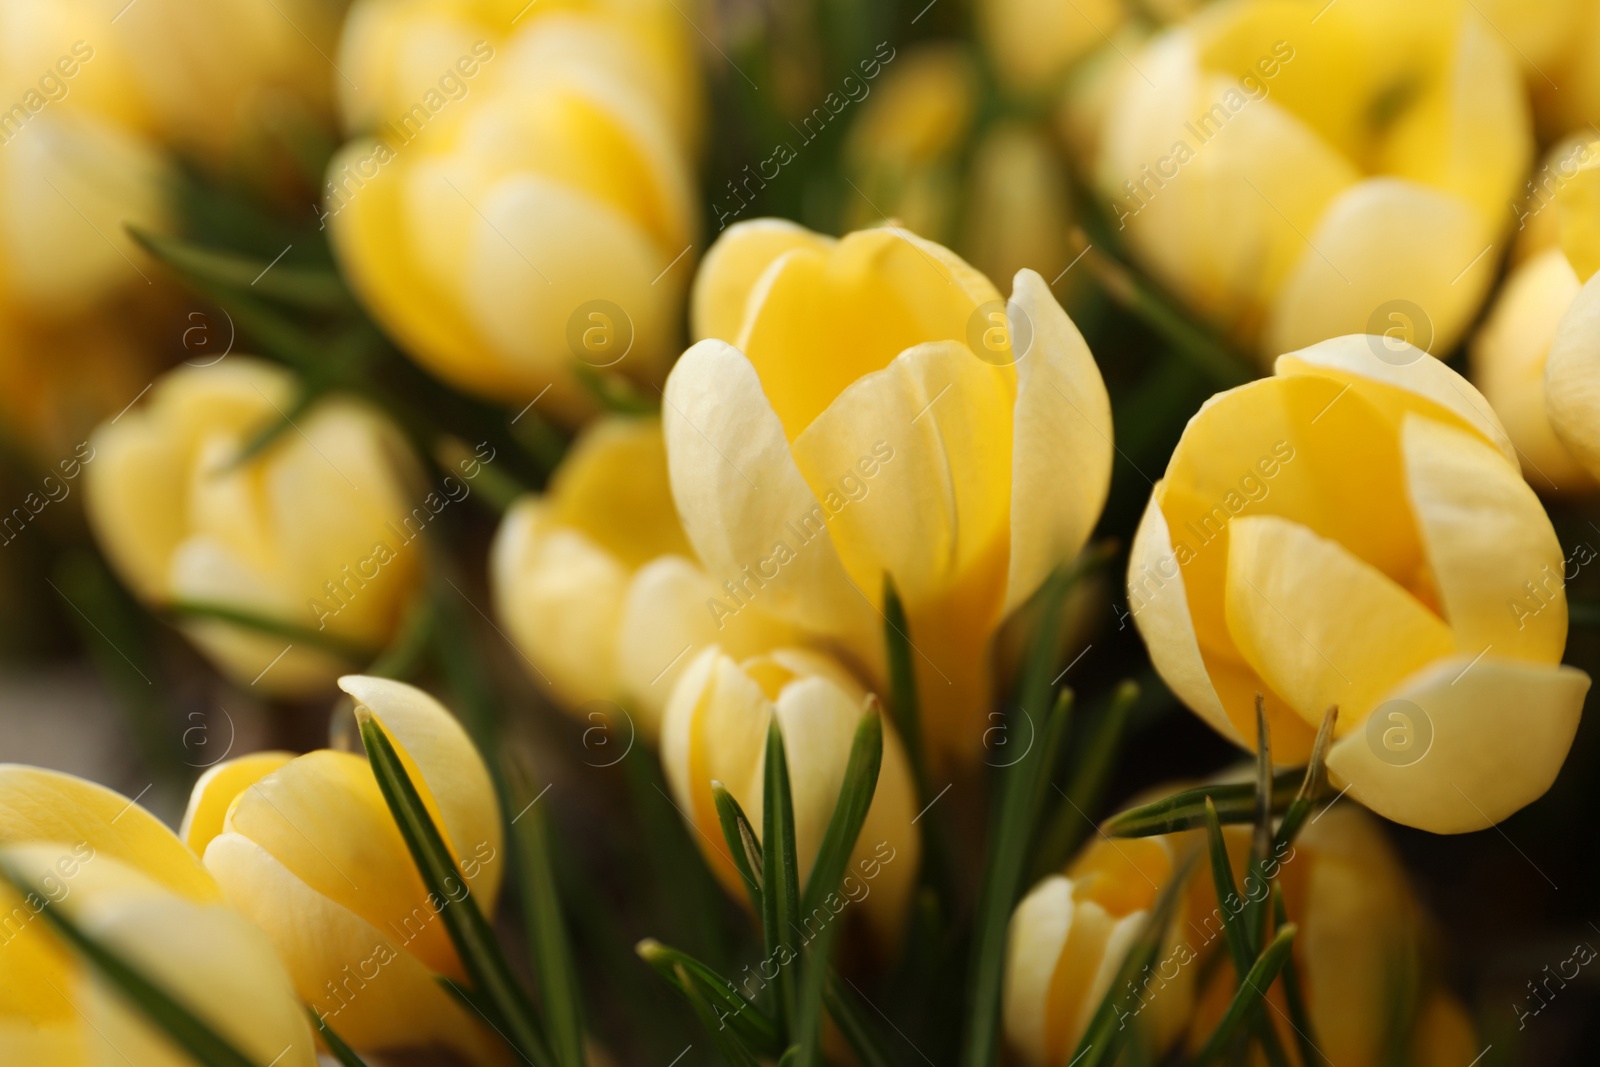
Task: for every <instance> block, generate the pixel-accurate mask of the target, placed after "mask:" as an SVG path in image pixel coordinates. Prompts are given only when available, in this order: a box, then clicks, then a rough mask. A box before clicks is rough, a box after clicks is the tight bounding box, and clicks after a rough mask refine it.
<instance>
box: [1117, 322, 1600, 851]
mask: <svg viewBox="0 0 1600 1067" xmlns="http://www.w3.org/2000/svg"><path fill="white" fill-rule="evenodd" d="M1565 567H1566V564H1565V561H1564V560H1563V558H1562V551H1561V545H1560V543H1559V542H1558V541H1557V540H1556V535H1555V531H1554V529H1552V527H1551V525H1550V520H1549V518H1548V517H1547V516H1546V515H1545V512H1544V508H1543V507H1542V506H1541V505H1540V503H1539V500H1538V497H1536V496H1535V495H1534V493H1533V490H1532V489H1530V488H1529V487H1528V485H1527V483H1526V482H1524V481H1523V480H1522V476H1521V474H1520V473H1519V471H1518V469H1517V460H1516V453H1515V451H1514V450H1513V448H1512V446H1511V443H1510V441H1509V440H1508V439H1507V437H1506V433H1505V430H1504V429H1503V428H1502V427H1501V425H1500V422H1499V420H1498V419H1497V418H1496V417H1495V416H1494V414H1493V413H1492V412H1491V411H1490V409H1489V405H1488V404H1487V403H1486V402H1485V401H1484V400H1483V397H1482V396H1481V395H1480V394H1479V393H1478V392H1477V391H1476V390H1475V389H1473V388H1472V386H1471V385H1470V384H1468V383H1467V382H1466V380H1465V379H1463V378H1461V377H1460V376H1459V375H1457V374H1456V373H1455V372H1454V371H1453V370H1451V369H1450V368H1448V367H1446V366H1445V365H1444V364H1442V363H1440V362H1439V361H1437V360H1433V359H1429V358H1427V357H1426V354H1425V353H1423V352H1422V351H1420V350H1418V349H1409V350H1408V349H1406V348H1397V347H1395V346H1394V345H1393V343H1392V342H1391V341H1389V340H1387V339H1385V338H1378V337H1342V338H1337V339H1334V340H1331V341H1326V342H1323V343H1322V344H1318V345H1315V346H1313V347H1311V348H1307V349H1304V350H1302V351H1299V352H1294V353H1291V354H1289V355H1286V356H1282V357H1280V358H1279V359H1278V362H1277V369H1276V373H1275V375H1274V376H1273V377H1271V378H1266V379H1263V380H1261V381H1257V382H1253V383H1251V384H1249V385H1245V386H1241V387H1239V388H1237V389H1232V390H1229V391H1228V392H1225V393H1220V394H1218V395H1217V396H1215V397H1213V398H1212V399H1211V400H1209V401H1208V402H1207V403H1206V404H1205V405H1204V406H1203V407H1202V408H1201V409H1200V411H1199V412H1198V413H1197V414H1196V415H1195V416H1194V418H1193V419H1191V420H1190V422H1189V425H1188V427H1187V429H1186V430H1185V431H1184V434H1183V437H1182V438H1181V439H1180V441H1179V442H1178V447H1177V449H1176V450H1175V451H1174V453H1173V455H1172V459H1171V461H1170V463H1169V464H1168V467H1167V471H1166V476H1165V477H1164V478H1163V479H1162V480H1161V481H1160V482H1159V483H1157V485H1156V487H1155V490H1154V492H1153V493H1152V495H1151V499H1150V503H1149V506H1148V507H1147V508H1146V510H1145V514H1144V518H1143V520H1142V521H1141V523H1140V526H1139V530H1138V533H1137V534H1136V535H1135V537H1134V543H1133V547H1132V558H1131V559H1130V561H1129V567H1128V595H1129V605H1130V611H1131V613H1132V615H1133V618H1134V621H1135V622H1136V624H1137V625H1138V628H1139V631H1140V633H1141V634H1142V635H1143V636H1144V640H1145V644H1146V645H1147V646H1148V648H1149V651H1150V657H1151V660H1152V662H1153V663H1154V665H1155V667H1156V669H1157V671H1159V672H1160V674H1161V676H1162V677H1163V678H1164V679H1165V680H1166V682H1167V684H1168V685H1169V686H1171V687H1172V690H1173V692H1174V693H1176V694H1177V695H1178V696H1179V698H1180V699H1182V700H1183V701H1184V703H1186V704H1188V705H1189V707H1190V708H1191V709H1192V710H1193V711H1195V712H1196V713H1197V714H1198V715H1200V716H1201V717H1202V718H1203V719H1205V720H1206V722H1208V723H1209V724H1210V725H1211V726H1212V727H1214V728H1215V729H1216V730H1217V731H1218V732H1220V733H1221V734H1223V736H1225V737H1227V738H1229V739H1230V740H1233V741H1235V742H1237V743H1238V744H1240V745H1242V746H1244V747H1246V748H1251V749H1253V748H1254V746H1255V734H1256V726H1255V711H1254V702H1255V697H1256V694H1257V693H1261V694H1264V696H1265V698H1266V712H1267V716H1268V720H1269V722H1270V724H1271V731H1272V743H1273V753H1274V755H1275V756H1276V757H1277V758H1278V759H1279V760H1280V761H1282V762H1286V763H1289V762H1295V761H1301V760H1304V759H1305V758H1306V757H1307V755H1308V754H1309V751H1310V748H1311V742H1312V739H1313V737H1314V734H1315V731H1316V728H1317V726H1318V725H1319V724H1320V723H1321V722H1322V719H1323V716H1324V713H1325V712H1326V711H1327V709H1328V708H1329V707H1331V706H1335V705H1336V706H1337V707H1338V708H1339V718H1338V729H1337V733H1336V735H1335V736H1336V740H1335V741H1334V742H1333V745H1332V748H1331V750H1330V753H1329V756H1328V769H1329V772H1330V777H1331V780H1332V782H1333V784H1334V786H1335V787H1336V788H1345V787H1348V789H1349V791H1350V795H1351V796H1352V797H1353V798H1355V799H1356V800H1358V801H1360V802H1361V803H1363V804H1365V805H1367V806H1368V807H1369V808H1371V809H1373V810H1374V811H1376V812H1378V813H1379V814H1381V815H1384V816H1386V817H1387V818H1390V819H1393V820H1395V821H1396V822H1401V823H1406V824H1407V825H1411V826H1416V827H1419V828H1422V829H1425V830H1431V831H1434V832H1436V833H1459V832H1463V831H1468V830H1477V829H1481V828H1483V827H1486V826H1490V825H1492V824H1494V823H1496V822H1498V821H1500V820H1501V819H1504V818H1506V817H1507V816H1508V815H1510V814H1511V813H1512V812H1514V811H1516V810H1517V809H1518V808H1521V807H1522V806H1523V805H1525V804H1528V803H1530V802H1532V801H1533V800H1535V799H1537V798H1538V797H1539V796H1541V795H1542V794H1543V793H1544V791H1545V790H1546V789H1548V788H1549V786H1550V783H1551V782H1552V781H1554V779H1555V776H1556V773H1557V772H1558V771H1559V770H1560V768H1561V764H1562V761H1563V760H1564V758H1565V757H1566V753H1567V749H1568V748H1569V747H1570V745H1571V743H1572V738H1573V734H1574V732H1575V731H1576V729H1577V725H1578V717H1579V715H1580V713H1581V711H1582V708H1583V698H1584V694H1585V693H1586V692H1587V691H1588V688H1589V678H1588V675H1586V674H1584V673H1583V672H1582V671H1578V670H1575V669H1573V668H1571V667H1564V666H1561V655H1562V650H1563V648H1564V647H1565V644H1566V637H1567V607H1566V597H1565V593H1564V591H1563V587H1564V585H1565V579H1564V573H1563V572H1564V570H1565ZM1510 753H1514V754H1515V756H1514V758H1512V757H1511V756H1509V755H1508V754H1510Z"/></svg>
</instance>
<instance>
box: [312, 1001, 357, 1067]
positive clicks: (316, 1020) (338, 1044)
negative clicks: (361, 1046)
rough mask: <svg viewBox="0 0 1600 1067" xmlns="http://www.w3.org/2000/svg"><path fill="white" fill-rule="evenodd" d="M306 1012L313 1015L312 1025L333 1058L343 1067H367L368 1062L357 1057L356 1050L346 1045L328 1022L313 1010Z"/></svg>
mask: <svg viewBox="0 0 1600 1067" xmlns="http://www.w3.org/2000/svg"><path fill="white" fill-rule="evenodd" d="M306 1011H307V1012H308V1013H309V1014H310V1015H311V1024H312V1025H313V1026H315V1027H316V1028H317V1033H319V1034H321V1035H322V1043H323V1044H324V1045H327V1046H328V1051H329V1052H331V1053H333V1058H334V1059H336V1060H338V1061H339V1063H340V1065H341V1067H367V1064H366V1061H365V1060H363V1059H362V1058H361V1057H360V1056H357V1055H356V1050H355V1049H353V1048H351V1047H350V1046H349V1045H347V1044H345V1043H344V1038H342V1037H340V1036H339V1035H338V1034H336V1033H334V1032H333V1027H331V1026H329V1025H328V1021H327V1020H326V1019H324V1018H323V1017H322V1016H320V1015H318V1014H317V1013H316V1010H315V1009H313V1008H307V1009H306Z"/></svg>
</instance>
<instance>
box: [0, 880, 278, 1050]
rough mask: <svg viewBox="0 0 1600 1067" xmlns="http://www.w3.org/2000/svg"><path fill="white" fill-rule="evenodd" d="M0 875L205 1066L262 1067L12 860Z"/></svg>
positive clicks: (109, 981)
mask: <svg viewBox="0 0 1600 1067" xmlns="http://www.w3.org/2000/svg"><path fill="white" fill-rule="evenodd" d="M0 878H3V879H4V880H5V881H7V882H10V883H11V885H12V886H13V887H15V889H16V891H17V892H18V893H19V894H21V895H22V896H23V897H24V898H30V899H32V900H36V901H39V902H40V909H39V914H40V915H41V916H43V917H44V920H45V921H46V922H47V923H49V924H50V926H51V927H52V928H53V929H54V930H55V932H56V933H57V934H59V935H60V936H61V939H62V940H63V941H65V942H66V943H67V944H68V945H69V946H70V947H71V948H72V949H73V951H74V952H76V953H77V954H78V955H80V956H82V957H83V958H84V960H85V961H87V962H88V964H89V965H90V966H91V967H93V968H94V969H95V971H96V972H98V973H99V975H100V976H101V977H102V978H103V979H105V981H106V983H107V984H108V985H109V986H111V987H112V988H113V989H115V990H116V991H117V992H118V993H119V994H121V995H122V997H123V999H125V1000H126V1001H127V1002H128V1004H129V1005H130V1006H132V1007H133V1008H134V1009H135V1010H136V1011H138V1012H139V1013H140V1014H142V1015H143V1016H144V1017H145V1019H146V1020H147V1021H149V1022H150V1024H151V1025H152V1026H154V1027H155V1028H156V1029H158V1030H160V1031H161V1032H162V1033H164V1034H166V1035H167V1036H168V1037H169V1038H171V1039H172V1042H173V1043H174V1044H175V1045H177V1046H178V1047H179V1048H181V1049H183V1050H184V1051H185V1052H187V1053H188V1054H189V1055H190V1056H192V1057H194V1059H195V1060H196V1062H198V1063H203V1064H206V1065H207V1067H258V1065H257V1064H256V1063H255V1062H254V1061H252V1060H251V1059H250V1057H248V1056H246V1055H245V1054H244V1053H242V1052H240V1051H239V1050H238V1048H236V1047H235V1046H234V1045H233V1043H232V1042H230V1041H229V1040H228V1039H227V1038H225V1037H223V1036H222V1035H221V1034H219V1033H217V1032H216V1030H214V1029H212V1027H211V1025H210V1024H209V1023H207V1022H205V1021H203V1020H202V1019H200V1018H199V1016H197V1015H195V1014H194V1012H192V1011H190V1010H189V1008H187V1007H186V1006H185V1005H184V1004H183V1003H182V1002H180V1001H179V1000H178V999H177V998H176V997H174V996H173V995H172V994H171V993H169V992H167V991H166V990H165V989H163V988H162V987H161V986H160V985H159V984H158V983H156V982H155V981H153V980H151V979H150V978H149V977H147V976H146V975H145V974H144V973H143V972H142V971H140V970H139V969H138V968H137V967H135V966H134V965H133V964H131V963H129V962H128V961H127V960H125V959H123V957H122V956H121V954H120V953H118V952H117V951H116V950H115V949H112V948H111V947H109V946H107V945H106V944H104V943H103V942H102V941H101V940H100V939H99V938H97V937H95V936H94V935H92V934H90V933H88V932H87V931H86V930H84V929H83V927H81V926H79V925H78V923H77V922H76V921H75V920H74V919H72V918H71V917H70V916H68V915H67V914H66V912H65V911H64V910H63V909H62V908H61V907H60V906H59V905H58V904H56V903H55V902H54V900H52V899H51V897H50V895H49V894H48V893H46V892H45V891H44V890H43V889H42V888H40V887H39V886H37V885H35V884H34V882H33V880H32V879H31V878H29V877H28V876H27V875H26V874H24V873H23V872H22V871H20V870H18V869H17V868H16V866H15V865H14V864H13V863H12V862H10V861H8V860H0Z"/></svg>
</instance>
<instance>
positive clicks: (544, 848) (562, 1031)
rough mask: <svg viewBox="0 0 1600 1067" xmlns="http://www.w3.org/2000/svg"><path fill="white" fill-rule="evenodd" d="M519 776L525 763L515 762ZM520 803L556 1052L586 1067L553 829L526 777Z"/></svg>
mask: <svg viewBox="0 0 1600 1067" xmlns="http://www.w3.org/2000/svg"><path fill="white" fill-rule="evenodd" d="M511 768H512V769H513V771H514V772H515V771H520V770H521V769H522V768H521V764H519V763H515V762H513V763H512V764H511ZM513 777H514V778H516V779H517V781H516V784H515V785H514V786H513V789H512V796H513V797H515V799H516V802H517V803H520V804H524V806H523V807H522V808H521V809H520V812H521V813H520V814H519V815H518V816H517V817H516V818H515V819H514V820H513V821H512V831H513V833H515V834H516V848H515V850H514V851H515V855H516V859H517V867H518V875H519V877H518V878H517V886H518V888H519V889H520V891H521V894H522V916H523V922H524V923H525V924H526V926H527V936H528V954H529V957H530V958H531V959H532V961H533V971H534V974H535V975H536V976H537V978H538V980H539V992H540V994H541V995H542V1004H543V1007H544V1019H545V1024H546V1027H547V1029H548V1031H549V1035H550V1050H551V1052H552V1053H553V1054H554V1055H555V1059H556V1063H557V1064H559V1065H560V1067H582V1064H583V1004H582V1000H581V997H580V994H579V991H578V974H577V968H576V967H575V966H574V965H573V961H572V946H571V944H569V943H568V940H567V928H566V923H565V922H564V921H563V919H562V914H561V893H560V891H559V889H558V888H557V886H556V876H555V868H554V866H553V865H552V863H551V859H550V828H549V825H548V823H547V822H546V820H545V814H544V809H543V808H540V807H539V806H538V803H537V802H538V799H539V796H540V795H542V794H539V793H535V791H534V790H533V789H532V787H531V785H530V784H529V783H528V781H527V775H526V774H514V775H513Z"/></svg>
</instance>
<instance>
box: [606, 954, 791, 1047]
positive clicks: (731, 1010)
mask: <svg viewBox="0 0 1600 1067" xmlns="http://www.w3.org/2000/svg"><path fill="white" fill-rule="evenodd" d="M634 951H636V952H638V954H639V958H640V959H642V960H644V961H645V962H646V963H648V964H649V965H650V967H651V969H653V970H654V971H655V972H656V973H657V974H659V975H660V976H661V977H662V978H664V979H665V980H666V981H667V983H668V984H669V985H671V986H672V987H673V988H674V989H676V990H677V991H678V992H679V993H681V994H683V995H684V997H685V998H687V997H688V993H687V991H685V990H684V988H683V986H682V985H681V984H680V981H679V975H683V976H685V977H687V978H688V979H689V981H691V982H693V983H695V984H696V985H697V986H698V987H699V991H700V995H701V997H702V998H704V1000H705V1002H706V1005H707V1006H708V1007H710V1008H711V1009H712V1014H713V1015H715V1016H716V1018H717V1025H718V1026H719V1027H721V1026H723V1025H726V1026H727V1027H729V1028H730V1029H732V1030H733V1031H734V1032H735V1033H737V1034H738V1036H739V1039H740V1040H741V1041H742V1042H744V1044H745V1045H747V1046H748V1047H749V1048H750V1049H751V1050H753V1051H754V1052H755V1053H756V1054H757V1055H761V1056H776V1055H778V1054H779V1053H780V1052H782V1051H783V1047H784V1046H783V1042H782V1040H781V1039H780V1038H779V1037H778V1024H777V1023H776V1022H774V1021H773V1019H772V1018H771V1017H770V1016H768V1015H767V1013H766V1012H764V1011H762V1010H761V1009H760V1008H759V1007H757V1006H756V1005H755V1004H754V1003H752V1002H751V1001H750V1000H748V999H746V998H745V997H744V996H743V995H742V994H740V993H739V991H738V989H737V988H736V987H735V986H734V984H733V983H732V982H730V981H729V980H728V979H726V978H724V977H723V976H722V975H720V974H718V973H717V972H716V971H715V970H714V969H712V968H711V967H709V966H707V965H706V964H704V963H702V962H700V961H699V960H697V959H695V958H694V957H693V956H691V955H689V954H688V953H686V952H680V951H678V950H677V949H675V948H669V947H668V946H666V945H663V944H662V943H661V942H659V941H656V940H655V939H654V938H646V939H645V940H643V941H641V942H639V944H638V945H637V946H636V947H635V949H634Z"/></svg>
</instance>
